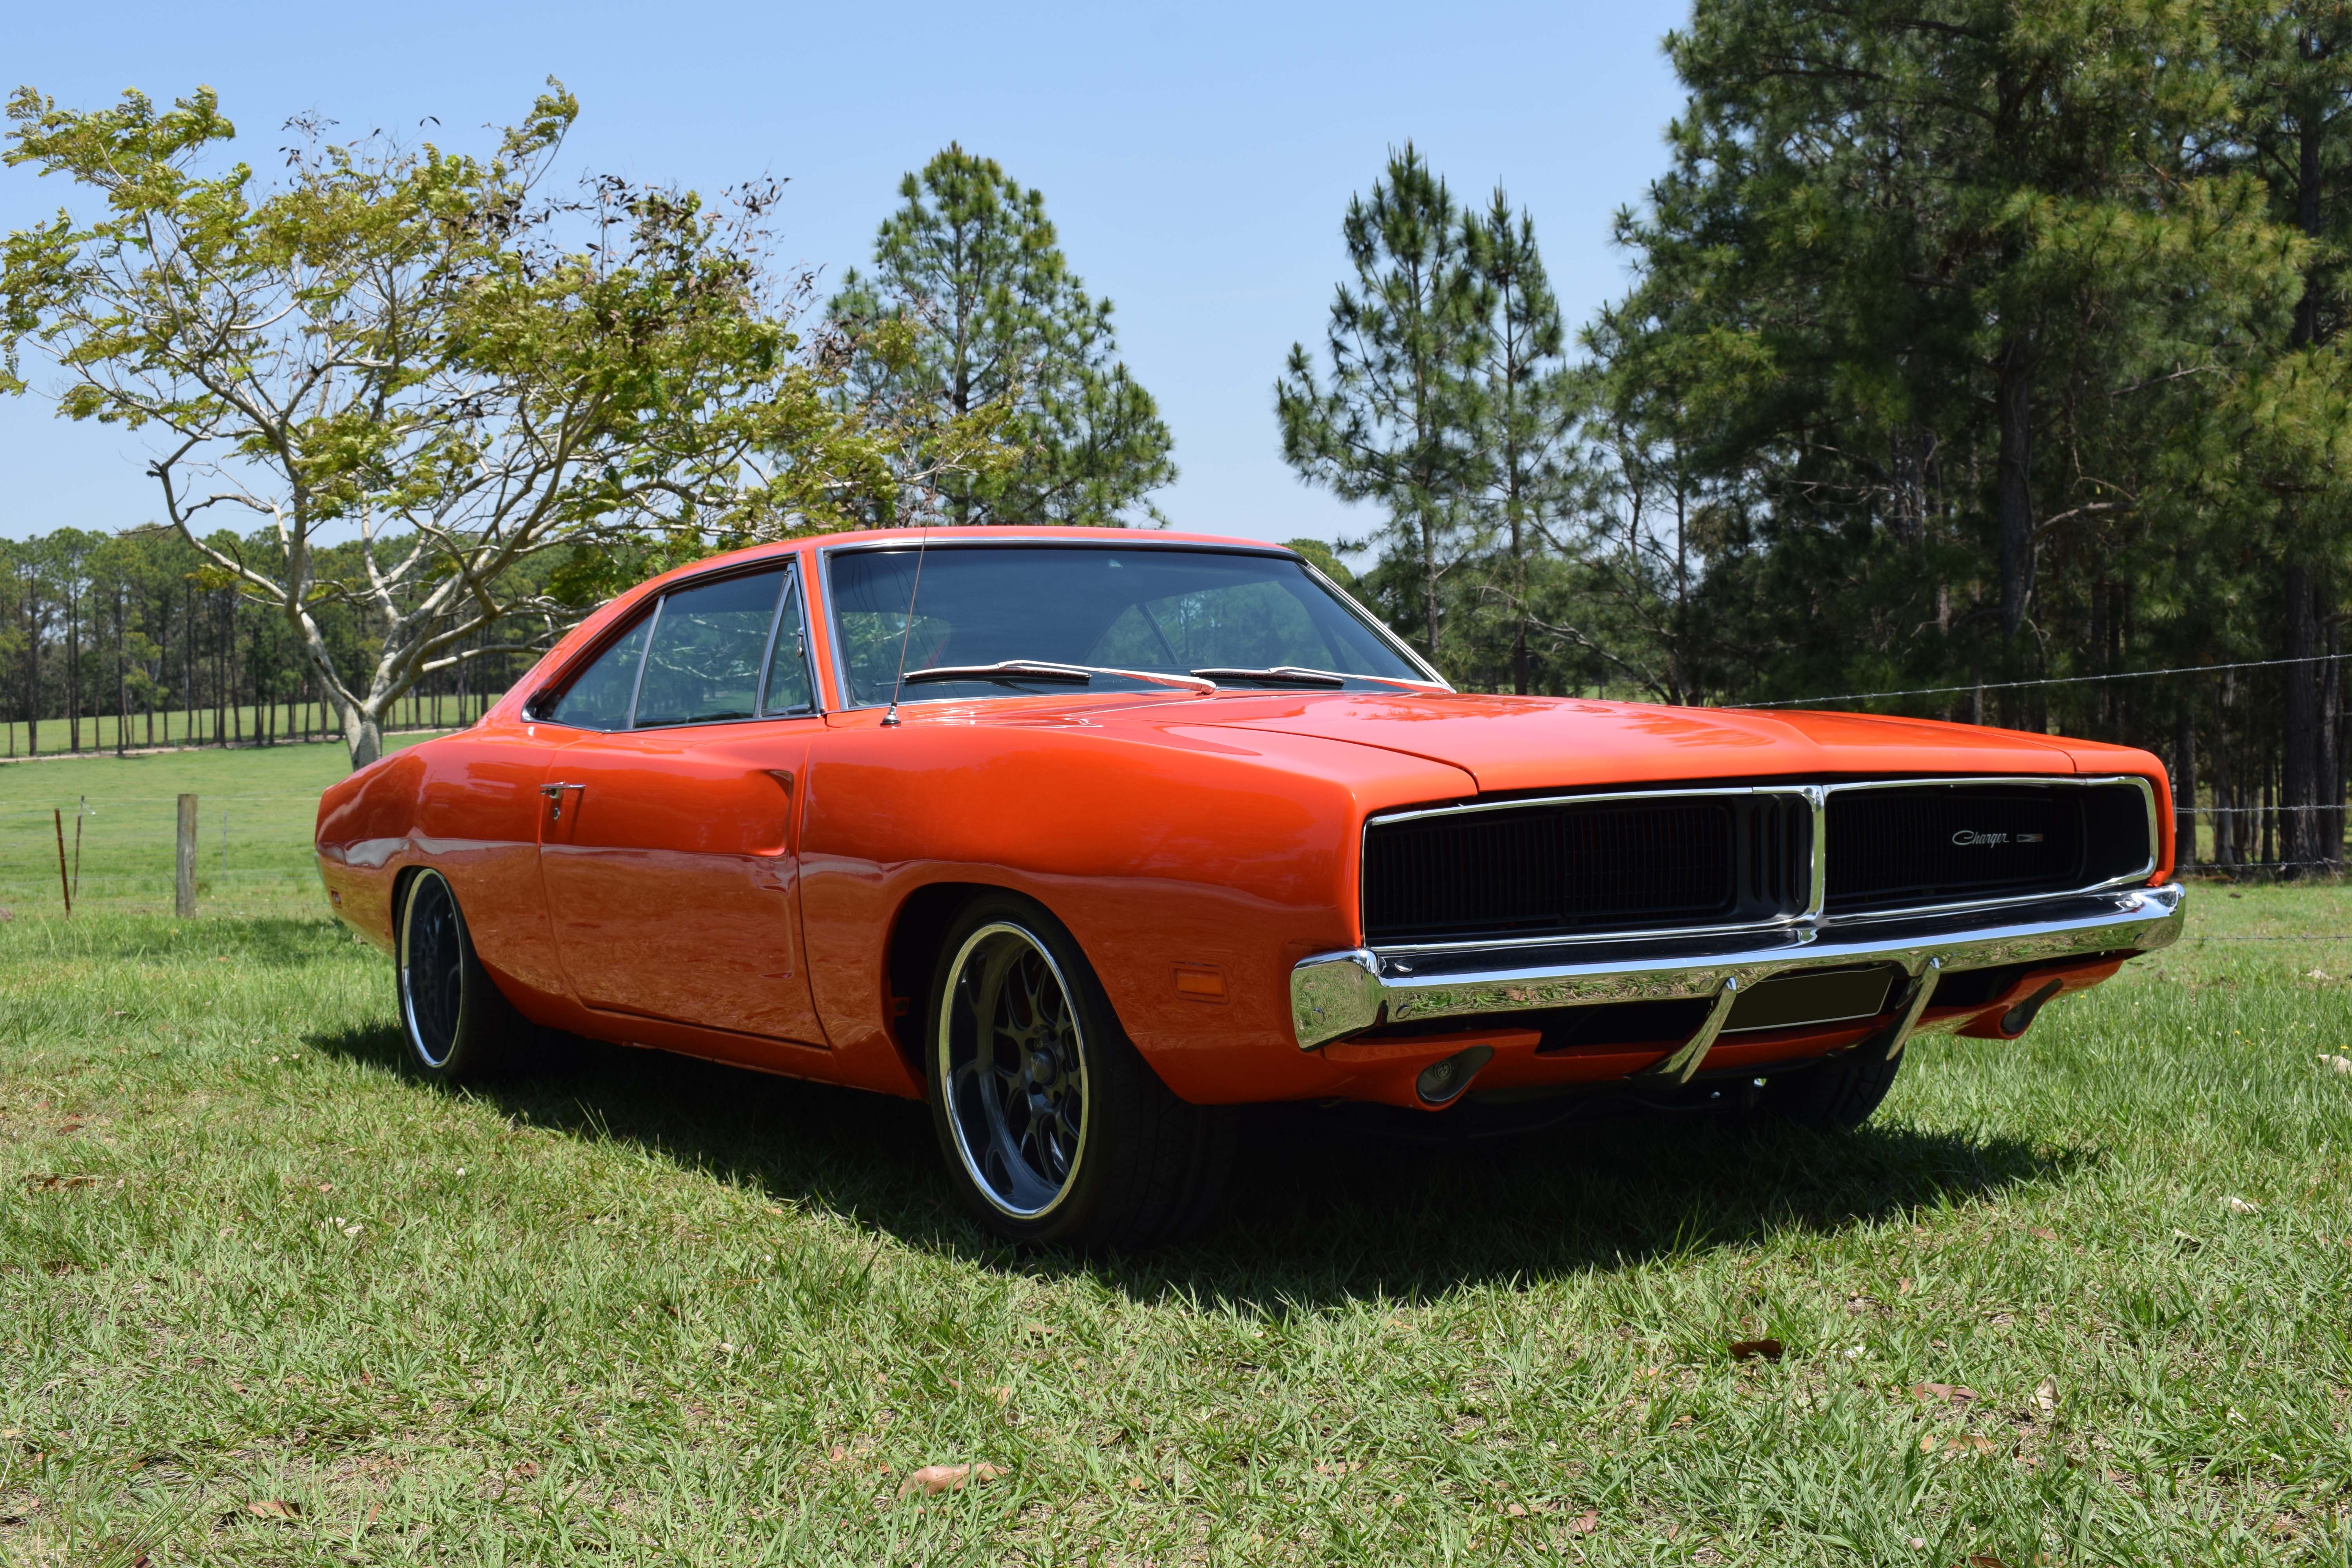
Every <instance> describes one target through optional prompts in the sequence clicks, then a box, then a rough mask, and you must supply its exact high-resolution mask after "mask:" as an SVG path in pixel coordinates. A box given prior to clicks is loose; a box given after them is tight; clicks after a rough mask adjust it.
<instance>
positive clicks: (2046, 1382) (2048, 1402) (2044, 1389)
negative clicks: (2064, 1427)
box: [2033, 1377, 2058, 1415]
mask: <svg viewBox="0 0 2352 1568" xmlns="http://www.w3.org/2000/svg"><path fill="white" fill-rule="evenodd" d="M2033 1403H2034V1405H2035V1407H2036V1408H2038V1409H2039V1410H2040V1411H2041V1412H2042V1415H2056V1414H2057V1413H2058V1380H2057V1379H2056V1378H2054V1377H2045V1378H2043V1379H2042V1381H2041V1382H2040V1383H2037V1384H2034V1385H2033Z"/></svg>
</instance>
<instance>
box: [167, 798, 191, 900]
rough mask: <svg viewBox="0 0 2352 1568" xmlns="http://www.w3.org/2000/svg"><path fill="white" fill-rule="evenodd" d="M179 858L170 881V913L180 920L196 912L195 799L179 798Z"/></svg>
mask: <svg viewBox="0 0 2352 1568" xmlns="http://www.w3.org/2000/svg"><path fill="white" fill-rule="evenodd" d="M179 851H180V852H179V856H178V858H177V860H176V862H175V864H174V867H173V880H172V912H173V914H175V915H177V916H179V917H180V918H181V919H182V920H187V919H190V918H192V917H193V916H194V914H195V912H196V797H195V796H194V795H182V796H181V797H180V845H179Z"/></svg>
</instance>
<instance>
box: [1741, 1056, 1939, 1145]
mask: <svg viewBox="0 0 2352 1568" xmlns="http://www.w3.org/2000/svg"><path fill="white" fill-rule="evenodd" d="M1910 1054H1911V1053H1910V1052H1909V1051H1908V1050H1906V1051H1904V1052H1902V1053H1901V1054H1900V1055H1898V1056H1896V1057H1895V1059H1894V1060H1893V1061H1888V1060H1887V1059H1886V1054H1885V1047H1884V1046H1883V1045H1881V1046H1877V1047H1871V1046H1866V1045H1865V1046H1859V1047H1855V1048H1853V1050H1850V1051H1847V1052H1846V1053H1845V1054H1844V1055H1843V1056H1836V1057H1832V1058H1829V1060H1827V1061H1825V1062H1822V1063H1820V1064H1818V1065H1816V1066H1813V1067H1809V1068H1799V1069H1797V1070H1796V1071H1795V1072H1792V1073H1788V1074H1786V1075H1784V1076H1781V1077H1779V1078H1775V1079H1772V1080H1771V1081H1770V1082H1769V1083H1767V1084H1766V1085H1765V1086H1764V1095H1763V1099H1762V1101H1761V1102H1760V1103H1759V1106H1758V1108H1757V1109H1758V1110H1760V1111H1762V1112H1763V1113H1764V1114H1765V1115H1766V1116H1767V1117H1769V1118H1771V1119H1772V1120H1775V1121H1792V1122H1794V1123H1796V1124H1797V1125H1798V1126H1800V1127H1811V1128H1812V1129H1814V1130H1815V1131H1821V1132H1851V1131H1853V1130H1854V1129H1855V1128H1857V1127H1859V1126H1861V1125H1862V1124H1863V1123H1864V1122H1865V1121H1869V1120H1870V1116H1871V1112H1873V1111H1874V1110H1877V1109H1878V1105H1879V1101H1881V1100H1885V1098H1886V1091H1887V1090H1888V1089H1892V1088H1894V1087H1895V1074H1896V1073H1898V1072H1901V1071H1902V1070H1903V1058H1905V1057H1907V1056H1909V1055H1910Z"/></svg>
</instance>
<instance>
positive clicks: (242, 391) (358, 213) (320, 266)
mask: <svg viewBox="0 0 2352 1568" xmlns="http://www.w3.org/2000/svg"><path fill="white" fill-rule="evenodd" d="M576 114H577V105H576V104H575V102H574V101H573V100H572V98H571V96H570V95H569V94H568V93H565V92H564V91H562V89H561V87H560V85H556V84H552V83H551V90H550V92H549V93H547V94H546V95H545V96H542V97H541V99H540V100H538V101H537V103H535V104H534V105H533V107H532V109H531V112H530V115H529V116H528V117H527V118H526V120H525V121H524V122H523V123H522V124H521V125H520V126H518V127H516V128H514V129H512V130H509V131H508V132H505V133H504V134H503V135H502V136H501V138H500V139H499V147H498V151H497V153H495V154H494V155H493V156H491V157H489V158H488V159H478V158H475V157H472V156H468V155H464V154H458V153H446V152H444V151H443V150H441V149H440V148H438V147H436V146H433V145H431V144H430V143H427V144H425V145H423V146H421V147H416V148H408V147H404V146H401V145H398V144H394V143H392V142H387V141H384V140H382V139H380V138H378V139H371V140H369V141H366V142H359V143H354V144H351V145H334V144H329V143H325V142H322V141H320V139H319V138H318V137H317V135H316V134H315V133H312V134H307V135H304V136H302V137H300V138H299V140H298V143H297V145H296V146H295V147H294V148H293V150H292V151H291V152H290V153H289V157H288V163H287V171H286V174H285V177H284V179H283V181H282V183H281V184H279V185H278V187H276V188H274V189H263V188H261V187H260V186H259V184H258V183H257V181H256V179H255V177H254V175H253V173H252V171H251V170H250V169H249V168H248V167H247V165H245V164H243V163H236V164H233V165H230V166H229V167H227V168H226V169H215V170H210V171H208V170H207V168H206V167H205V163H206V161H207V159H208V157H210V156H211V155H212V154H214V153H216V152H218V151H219V150H221V149H223V148H225V147H226V144H227V143H229V142H231V141H232V140H233V138H234V136H235V130H234V128H233V127H232V126H231V125H230V123H229V121H227V120H226V119H225V118H224V117H223V116H222V115H221V112H220V110H219V107H218V105H217V103H216V101H215V98H214V95H213V94H212V93H211V91H210V90H208V89H200V90H199V91H197V92H196V93H194V94H193V95H192V96H190V97H188V98H185V99H183V100H179V101H178V102H177V103H175V104H174V105H173V107H172V108H170V109H168V110H157V109H156V108H155V106H154V105H153V104H152V102H151V101H150V100H148V99H147V98H146V97H144V96H143V95H142V94H140V93H137V92H135V91H134V92H130V93H126V94H125V95H124V96H123V98H122V99H121V101H120V103H118V104H117V105H116V106H114V107H113V108H110V109H104V110H71V109H59V108H58V107H57V105H56V104H55V103H54V102H52V101H51V100H48V99H47V98H44V97H42V96H41V95H40V94H38V93H37V92H35V91H33V90H32V89H29V88H28V89H22V90H20V91H19V92H18V93H17V94H16V97H15V98H14V99H13V100H11V102H10V105H9V115H10V118H11V120H12V121H14V129H13V130H12V132H10V134H9V142H10V145H9V148H8V151H7V153H6V161H7V162H8V163H15V164H24V165H29V166H31V167H33V168H35V169H37V170H38V171H40V172H41V173H43V174H59V175H63V176H64V177H65V178H66V179H67V180H68V182H70V183H71V184H74V185H75V186H77V187H79V189H80V190H81V191H82V192H83V193H85V194H86V195H89V196H90V197H93V198H95V200H96V204H97V205H98V206H99V209H100V210H99V213H98V215H97V216H89V217H85V218H77V217H75V216H72V215H70V214H68V213H64V212H61V213H60V214H59V215H58V217H57V218H56V219H55V220H54V221H52V222H49V223H47V224H41V225H37V226H34V227H32V228H29V229H26V230H20V231H16V232H14V233H12V234H10V235H9V237H8V238H7V243H6V250H5V276H0V350H5V366H0V387H5V389H6V390H9V391H13V392H19V393H21V392H24V391H26V389H27V382H26V379H25V374H24V372H25V368H26V367H25V366H24V364H23V363H22V359H21V355H22V353H23V351H24V350H25V349H26V347H27V346H28V345H29V346H30V347H32V348H33V349H34V350H35V351H36V352H37V353H40V354H42V355H45V356H46V357H47V359H48V361H49V362H50V363H52V364H53V365H54V366H55V367H56V368H57V369H58V372H59V376H60V384H59V385H58V389H57V392H56V399H55V400H56V404H57V407H58V412H59V413H60V414H61V415H63V416H67V417H69V418H76V419H97V420H100V421H101V422H107V423H115V424H121V425H123V426H128V427H130V428H133V429H147V430H152V431H153V432H155V433H156V434H157V435H158V437H160V439H159V441H158V448H159V456H158V457H157V458H156V459H155V461H154V462H153V464H152V467H151V469H150V471H151V473H152V475H153V476H154V478H155V479H156V481H157V483H158V486H159V489H160V492H161V500H162V506H163V514H164V516H165V517H166V518H167V519H168V521H170V523H171V524H172V525H173V527H175V528H176V529H177V530H178V531H180V533H181V534H182V536H183V537H184V538H185V539H186V540H187V541H188V542H189V543H190V545H191V546H192V547H193V548H194V550H195V551H196V552H197V553H198V554H199V555H200V556H201V557H202V558H203V559H204V560H205V563H206V564H207V566H208V567H209V568H210V569H211V570H212V571H213V572H215V573H216V574H219V576H220V579H221V580H222V581H224V582H226V583H233V584H236V586H237V588H238V589H239V591H240V592H242V593H243V594H244V595H247V597H248V598H251V599H254V600H257V601H259V602H263V603H266V604H268V605H271V606H273V607H274V610H275V611H276V613H277V614H278V615H279V616H281V617H282V618H283V619H284V620H285V621H286V623H287V625H288V627H289V632H290V633H291V634H292V636H293V637H294V638H295V640H296V642H297V643H298V644H299V647H300V648H301V650H302V655H303V657H304V658H305V659H306V660H307V661H308V663H309V665H310V669H311V671H312V672H313V674H314V675H315V676H316V678H317V679H318V681H319V683H320V687H321V688H322V689H323V690H324V691H325V692H326V693H327V694H328V697H329V700H331V702H332V704H333V705H334V707H335V708H336V709H337V710H338V712H339V713H340V715H341V724H342V731H343V735H344V738H345V740H346V742H348V744H349V746H350V752H351V759H352V763H353V765H355V766H357V765H361V764H364V763H367V762H369V761H371V760H373V758H374V757H375V756H376V755H377V753H378V752H379V750H380V748H381V743H382V742H381V734H382V727H383V721H384V719H385V716H386V715H387V713H389V712H390V710H391V709H392V706H393V704H394V702H395V701H396V700H398V699H399V698H400V697H401V696H402V695H403V694H404V693H405V692H406V691H408V690H410V689H412V688H413V687H415V684H416V682H417V681H418V680H419V679H424V678H425V677H426V676H428V675H431V674H432V673H434V672H436V671H440V670H445V669H448V668H452V667H453V666H454V665H455V664H457V662H458V661H461V660H466V659H471V658H481V657H485V656H487V655H490V654H495V653H498V652H500V651H501V650H503V649H505V648H509V647H517V646H524V647H528V646H532V645H533V644H534V643H543V639H544V637H545V636H546V634H547V633H548V632H549V631H551V629H552V626H553V624H554V622H555V620H556V618H557V616H558V615H559V613H560V611H561V610H562V606H561V605H557V604H555V603H553V602H552V601H551V600H548V599H546V598H545V597H544V596H533V595H518V594H516V593H514V592H512V591H511V590H512V585H513V584H515V583H517V582H519V581H522V580H523V579H522V578H520V577H519V576H518V575H517V574H518V572H519V569H520V567H521V566H522V565H523V564H524V563H529V562H530V561H532V560H534V559H535V558H536V557H539V556H541V555H542V554H544V553H546V552H550V551H553V550H558V549H562V548H564V547H566V546H567V545H568V544H570V543H571V542H574V541H580V540H585V539H593V538H598V537H607V536H612V535H616V534H617V535H623V536H631V537H643V536H646V535H648V534H650V535H653V536H656V537H670V538H677V537H687V538H691V539H705V538H708V537H709V536H711V535H713V534H721V535H723V534H725V533H727V532H729V531H734V532H737V533H741V532H744V531H756V530H758V529H761V528H763V527H773V526H776V524H775V522H774V520H775V519H776V518H778V517H779V516H783V515H793V516H800V515H805V514H808V513H810V512H816V513H819V514H831V513H834V512H837V511H840V510H844V503H843V496H844V493H845V491H847V490H854V489H856V484H857V482H858V468H857V458H858V454H857V453H856V451H855V450H851V451H850V452H848V454H847V456H846V457H843V456H842V453H841V450H840V449H841V448H842V447H844V446H845V445H847V446H850V447H854V445H855V443H854V437H856V436H857V435H858V431H857V430H856V417H855V411H854V410H853V411H850V412H849V413H846V414H845V413H844V412H843V411H842V410H840V409H838V408H837V407H835V405H834V403H833V401H832V399H831V397H830V392H831V386H832V383H830V382H828V380H827V378H826V376H825V375H824V373H823V369H822V367H821V366H817V365H814V364H813V363H811V362H810V360H809V359H808V357H807V356H806V355H805V354H803V353H801V352H799V351H800V342H799V340H798V339H797V338H796V337H795V336H794V334H793V332H792V331H791V330H790V326H789V317H790V315H791V313H792V311H793V308H794V306H795V301H796V299H797V296H796V294H795V293H794V291H793V287H792V286H791V285H789V284H785V285H780V284H779V283H778V281H777V280H776V279H775V278H774V277H773V275H772V273H771V272H770V271H769V269H768V268H766V266H765V262H764V256H765V252H764V248H763V247H764V238H765V236H764V229H763V228H762V226H761V224H762V216H763V215H764V214H765V212H766V211H767V210H768V208H769V206H770V205H771V204H772V199H773V193H772V191H768V190H756V189H755V190H753V191H751V193H749V194H748V195H747V196H746V197H745V199H744V201H743V202H742V204H741V205H740V207H738V208H736V209H734V210H731V211H728V212H724V213H721V212H714V211H710V210H706V208H705V207H704V205H703V204H702V203H701V202H700V201H699V200H698V199H697V198H696V197H694V196H693V195H690V194H681V193H676V192H670V191H665V190H657V189H646V188H641V187H635V186H631V185H628V184H623V183H620V182H617V181H612V180H595V181H591V182H589V183H588V184H587V185H586V186H585V188H584V194H583V195H581V196H579V197H578V198H577V199H573V198H572V197H570V196H542V195H540V194H539V192H538V186H539V185H540V184H541V180H542V178H543V176H544V175H545V174H546V171H547V169H548V167H549V165H550V163H551V162H552V160H553V159H554V158H555V156H556V155H557V153H558V150H559V148H560V147H561V145H562V140H563V136H564V133H565V132H566V131H567V130H568V129H569V128H570V126H571V124H572V121H573V119H574V117H575V115H576ZM298 129H302V128H298ZM762 453H765V454H770V455H771V458H770V460H769V461H767V462H766V463H764V464H762V465H761V467H759V468H756V469H747V468H746V466H745V465H746V460H747V458H752V457H754V456H755V455H758V454H762ZM779 453H781V454H782V460H777V459H776V458H774V456H773V455H774V454H779ZM836 458H839V459H840V460H836ZM239 513H242V514H244V515H247V516H249V517H255V518H258V519H260V520H262V521H264V522H265V523H266V525H267V531H266V534H265V540H266V543H265V544H264V545H263V546H262V547H260V548H258V549H256V548H252V547H250V546H249V545H248V544H247V543H246V542H242V541H240V540H239V539H238V537H237V535H236V533H235V532H234V531H231V532H229V533H227V534H226V535H225V536H222V535H218V534H217V533H215V534H213V535H206V534H200V533H199V531H198V529H199V527H200V526H205V525H211V524H213V523H215V522H216V521H217V520H218V519H220V518H221V517H223V516H224V515H234V514H239ZM337 532H343V533H355V534H356V535H357V538H358V542H357V546H356V548H355V549H354V550H351V551H347V552H341V564H342V568H343V569H342V570H341V571H340V572H339V573H337V574H328V573H326V572H323V571H322V570H321V561H322V556H323V554H324V553H325V545H326V543H327V541H328V540H329V539H330V538H331V537H332V536H333V535H334V534H335V533H337ZM223 537H225V538H226V541H227V542H220V541H221V539H222V538H223ZM330 605H335V606H342V607H345V608H347V609H348V611H349V612H350V614H351V616H352V617H353V618H354V619H355V621H356V623H357V629H358V632H359V636H358V637H356V638H353V639H352V640H350V641H348V642H346V643H345V644H344V645H343V647H342V649H341V652H342V653H343V654H344V656H345V657H341V658H339V657H337V656H338V652H339V650H338V648H337V647H335V646H334V645H333V643H332V642H331V639H330V638H329V637H328V635H327V633H326V630H325V628H324V626H323V625H322V621H321V616H322V613H323V611H324V610H325V609H326V608H327V607H328V606H330ZM354 655H356V657H355V658H354V657H352V656H354Z"/></svg>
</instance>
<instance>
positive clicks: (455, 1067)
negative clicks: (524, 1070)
mask: <svg viewBox="0 0 2352 1568" xmlns="http://www.w3.org/2000/svg"><path fill="white" fill-rule="evenodd" d="M394 935H395V937H396V938H397V941H396V942H395V956H394V961H393V977H394V989H395V990H396V991H397V992H398V994H399V999H400V1037H401V1042H402V1044H403V1045H404V1047H405V1048H406V1055H407V1057H408V1063H409V1065H410V1066H411V1067H413V1068H415V1069H416V1070H417V1071H419V1072H421V1073H423V1074H424V1075H425V1077H427V1078H433V1079H441V1080H442V1081H443V1082H446V1083H457V1082H464V1081H467V1080H469V1079H485V1078H491V1077H495V1076H497V1075H499V1074H501V1073H505V1072H509V1071H512V1070H513V1069H514V1068H517V1067H519V1066H520V1065H521V1063H522V1062H523V1060H524V1058H525V1055H526V1053H527V1051H528V1048H529V1047H530V1036H531V1030H530V1026H529V1025H528V1024H526V1023H524V1022H523V1020H522V1017H521V1016H520V1015H519V1014H517V1013H516V1012H515V1010H514V1007H513V1005H511V1004H509V1002H508V1001H507V999H506V997H505V996H503V995H501V994H499V988H498V985H497V984H496V983H495V982H493V981H492V980H491V979H490V977H489V974H488V972H486V971H485V970H484V969H483V968H482V961H481V960H480V958H478V957H477V956H476V954H475V952H474V939H473V937H472V935H471V933H469V932H468V931H467V930H466V917H465V913H464V911H462V910H459V909H458V907H457V893H456V892H455V891H454V890H452V889H451V888H450V886H449V883H448V879H446V878H445V877H443V876H442V875H441V873H440V872H438V871H433V870H425V871H419V872H417V873H416V874H415V876H413V877H411V878H410V879H408V881H407V883H406V885H405V886H404V888H403V889H402V891H401V900H400V919H399V921H398V922H397V923H396V925H395V926H394Z"/></svg>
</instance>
